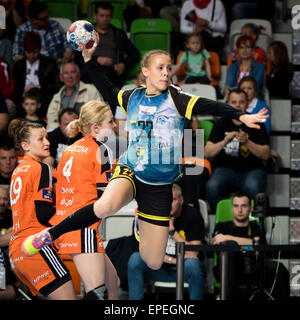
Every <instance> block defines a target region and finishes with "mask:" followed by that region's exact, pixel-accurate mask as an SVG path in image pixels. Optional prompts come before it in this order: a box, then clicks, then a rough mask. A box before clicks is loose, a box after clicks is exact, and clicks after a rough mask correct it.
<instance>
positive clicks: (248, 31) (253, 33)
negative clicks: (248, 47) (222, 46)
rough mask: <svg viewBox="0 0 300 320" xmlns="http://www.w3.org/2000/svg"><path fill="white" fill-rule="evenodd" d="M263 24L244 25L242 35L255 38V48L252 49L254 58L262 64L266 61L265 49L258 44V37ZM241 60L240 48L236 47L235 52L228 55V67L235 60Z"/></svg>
mask: <svg viewBox="0 0 300 320" xmlns="http://www.w3.org/2000/svg"><path fill="white" fill-rule="evenodd" d="M261 29H262V26H257V25H256V24H254V23H246V24H245V25H243V26H242V29H241V36H248V37H251V38H252V39H253V40H254V49H253V51H252V58H253V59H254V60H255V61H257V62H260V63H262V64H264V63H265V50H264V49H263V48H261V47H258V46H256V42H257V39H258V37H259V34H260V32H261ZM238 60H239V52H238V48H235V49H234V51H233V52H231V53H230V54H229V55H228V58H227V67H229V66H230V65H231V64H232V63H233V62H237V61H238Z"/></svg>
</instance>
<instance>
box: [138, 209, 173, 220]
mask: <svg viewBox="0 0 300 320" xmlns="http://www.w3.org/2000/svg"><path fill="white" fill-rule="evenodd" d="M137 214H138V215H139V216H141V217H143V218H145V219H149V220H156V221H169V220H170V217H158V216H153V215H151V214H146V213H143V212H141V211H139V210H138V211H137Z"/></svg>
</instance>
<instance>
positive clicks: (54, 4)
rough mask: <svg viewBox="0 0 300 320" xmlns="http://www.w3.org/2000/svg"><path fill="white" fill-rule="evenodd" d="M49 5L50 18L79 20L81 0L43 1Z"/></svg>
mask: <svg viewBox="0 0 300 320" xmlns="http://www.w3.org/2000/svg"><path fill="white" fill-rule="evenodd" d="M41 1H42V2H45V3H46V4H47V7H48V9H49V14H50V17H56V18H67V19H69V20H71V21H76V20H77V19H78V8H79V4H80V0H41Z"/></svg>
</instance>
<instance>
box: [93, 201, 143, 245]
mask: <svg viewBox="0 0 300 320" xmlns="http://www.w3.org/2000/svg"><path fill="white" fill-rule="evenodd" d="M136 207H137V203H136V201H135V200H132V201H131V202H130V203H129V204H127V205H126V206H125V207H123V208H122V209H121V210H119V211H118V212H117V213H115V214H114V215H112V216H109V217H106V218H104V219H103V220H102V223H101V224H100V227H99V228H100V229H99V232H100V234H101V237H102V239H103V241H105V242H107V241H109V240H111V239H116V238H119V237H123V236H130V235H132V226H133V220H134V212H135V209H136Z"/></svg>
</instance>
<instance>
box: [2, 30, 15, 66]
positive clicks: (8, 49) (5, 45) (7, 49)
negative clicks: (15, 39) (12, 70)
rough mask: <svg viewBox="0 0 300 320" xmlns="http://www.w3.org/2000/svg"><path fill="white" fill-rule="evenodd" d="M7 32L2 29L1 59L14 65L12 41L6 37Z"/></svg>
mask: <svg viewBox="0 0 300 320" xmlns="http://www.w3.org/2000/svg"><path fill="white" fill-rule="evenodd" d="M5 30H6V29H1V28H0V57H2V58H4V59H5V60H6V61H7V62H8V63H9V65H10V66H11V65H12V62H13V60H12V41H11V40H9V39H8V38H6V37H5Z"/></svg>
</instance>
